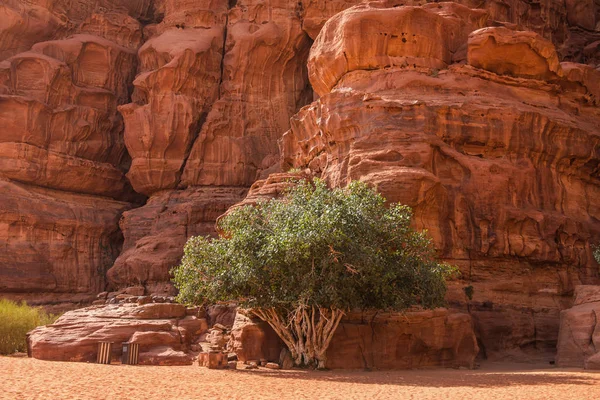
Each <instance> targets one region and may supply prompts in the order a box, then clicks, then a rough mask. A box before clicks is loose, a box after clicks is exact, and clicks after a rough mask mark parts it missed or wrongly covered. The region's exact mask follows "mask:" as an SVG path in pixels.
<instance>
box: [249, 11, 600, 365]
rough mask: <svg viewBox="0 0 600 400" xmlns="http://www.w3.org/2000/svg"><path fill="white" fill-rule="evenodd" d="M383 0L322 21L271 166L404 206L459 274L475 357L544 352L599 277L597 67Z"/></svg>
mask: <svg viewBox="0 0 600 400" xmlns="http://www.w3.org/2000/svg"><path fill="white" fill-rule="evenodd" d="M386 4H387V3H385V2H384V3H383V5H382V3H374V4H364V5H359V6H356V7H353V8H350V9H348V10H346V11H344V12H342V13H340V14H337V15H336V16H335V17H333V18H331V19H329V20H328V21H327V23H326V24H325V25H324V27H323V29H322V30H321V33H320V34H319V36H318V37H317V38H316V40H315V43H314V45H313V47H312V49H311V54H310V57H309V64H308V68H309V76H310V78H311V83H312V84H313V87H314V88H315V91H316V92H317V94H318V95H319V96H320V98H319V100H318V101H315V102H313V103H312V104H311V105H309V106H306V107H304V108H303V109H302V110H301V111H300V112H299V113H298V114H297V115H296V116H295V117H294V118H293V119H292V121H291V124H292V127H291V130H290V131H288V132H287V133H285V134H284V136H283V139H282V142H281V149H282V169H283V170H288V169H289V168H296V169H300V170H308V171H310V172H312V173H313V174H314V175H316V176H320V177H322V178H324V179H326V180H327V181H328V182H329V183H330V184H331V185H332V186H344V185H346V184H347V183H348V182H349V181H350V180H355V179H358V180H362V181H366V182H368V183H370V184H372V185H373V186H375V187H376V188H377V189H378V190H379V191H380V192H382V193H383V195H384V196H385V197H386V198H387V199H388V200H389V201H392V202H400V203H403V204H408V205H410V206H411V207H413V209H414V212H415V224H416V227H417V228H420V229H421V228H426V229H428V230H429V232H430V234H431V236H432V237H433V239H434V241H435V244H436V247H437V248H438V249H439V251H440V255H441V257H442V258H444V259H446V260H447V261H448V262H450V263H452V264H455V265H457V266H458V267H459V268H460V269H461V271H462V280H460V281H458V282H455V283H453V284H452V287H451V290H450V293H449V297H448V298H449V301H451V303H452V304H454V305H456V306H458V307H464V309H468V310H469V311H470V313H471V315H472V316H473V319H474V321H475V326H476V331H477V332H478V337H479V339H480V345H481V346H480V347H481V348H482V351H483V354H484V355H486V356H487V357H490V358H493V359H498V358H512V359H518V360H527V359H532V358H534V359H540V358H541V359H552V356H553V351H554V346H555V344H556V340H557V338H558V321H559V312H560V310H561V309H563V308H565V307H568V306H569V303H570V296H571V293H572V291H573V287H574V286H575V285H577V284H580V283H595V282H598V267H597V265H596V262H595V261H594V260H593V258H592V256H591V250H590V243H593V242H594V240H597V238H598V237H600V223H599V221H600V202H598V201H595V200H594V199H599V198H600V175H599V174H598V168H597V166H598V164H599V163H600V153H598V148H599V146H600V135H599V134H598V130H597V126H598V124H599V123H600V112H599V108H598V104H599V103H598V102H599V98H598V97H597V88H598V87H600V74H599V71H597V70H595V69H593V68H592V67H590V66H589V65H582V64H574V63H559V62H558V59H559V58H558V56H557V53H556V51H555V50H554V47H553V45H552V44H551V43H550V42H549V41H546V40H544V39H543V38H541V37H540V36H539V35H537V34H535V33H533V32H523V31H514V30H509V29H507V28H503V27H501V28H498V27H491V28H490V27H485V26H484V25H485V24H487V23H489V21H486V20H485V19H484V18H481V17H480V12H479V11H473V10H470V9H468V8H465V7H463V6H461V5H457V4H453V3H443V4H439V5H437V4H436V5H426V6H423V7H398V8H394V7H391V8H385V7H386ZM413 21H419V23H418V24H416V23H414V24H413ZM422 27H426V29H424V28H423V29H422ZM442 33H443V35H442ZM438 36H439V37H441V39H439V40H438V41H434V40H433V38H434V37H438ZM404 39H406V40H404ZM509 53H510V55H511V56H510V57H508V54H509ZM566 71H568V72H566ZM575 76H577V78H575ZM584 76H587V78H584ZM571 78H573V79H575V81H572V80H571ZM276 177H277V176H274V178H273V179H270V180H266V181H263V182H261V183H260V184H257V185H256V187H254V188H253V190H251V192H250V195H249V196H252V195H255V194H256V193H270V192H273V190H272V189H270V188H269V186H271V187H273V185H275V182H276V181H277V179H276ZM275 191H276V190H275ZM466 288H469V290H470V292H471V298H469V297H468V296H467V295H466V292H465V291H464V289H466Z"/></svg>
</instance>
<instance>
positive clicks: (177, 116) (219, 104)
mask: <svg viewBox="0 0 600 400" xmlns="http://www.w3.org/2000/svg"><path fill="white" fill-rule="evenodd" d="M296 8H297V2H294V1H286V0H279V1H273V2H270V3H269V5H265V4H264V2H262V1H257V0H240V1H237V2H234V3H232V2H230V1H226V0H210V1H209V0H203V1H196V2H189V1H174V0H164V1H159V2H157V5H156V11H155V13H157V14H160V15H161V16H162V22H160V23H159V24H156V25H152V26H148V27H146V30H145V32H146V33H147V35H149V37H150V38H149V40H148V41H147V42H146V43H144V45H143V46H142V47H141V48H140V49H139V51H138V59H139V61H140V66H139V69H138V75H137V77H136V78H135V80H134V82H133V83H134V86H135V89H134V92H133V95H132V100H133V103H130V104H127V105H123V106H121V107H120V108H119V110H120V112H121V114H122V115H123V118H124V120H125V144H126V146H127V150H128V151H129V154H131V156H132V158H133V160H132V165H131V168H130V170H129V172H128V174H127V176H128V177H129V179H130V180H131V182H132V184H133V187H134V188H135V189H136V190H137V191H138V192H141V193H144V194H146V195H149V196H151V197H150V200H149V201H148V203H147V205H146V206H144V207H142V208H139V209H136V210H133V211H131V212H130V213H127V214H125V216H124V218H123V220H122V221H121V229H122V231H123V234H124V236H125V244H124V246H123V253H122V254H121V256H120V257H119V259H118V260H117V261H116V263H115V265H114V267H113V268H112V269H111V270H110V272H109V273H108V279H109V281H110V283H111V284H112V285H114V286H127V285H130V284H134V283H136V282H142V283H143V284H145V285H148V287H149V288H150V290H154V287H155V283H157V284H158V285H159V286H160V283H161V282H162V283H164V282H168V281H169V273H168V271H169V270H170V269H171V268H172V267H173V266H175V265H177V263H178V262H179V259H180V258H181V256H182V254H183V251H182V250H183V245H184V244H185V241H186V240H187V238H189V237H190V236H192V235H199V234H202V235H206V234H214V233H215V232H214V227H213V225H214V221H215V220H216V219H217V217H218V216H219V215H221V214H223V213H224V212H225V211H226V210H227V208H228V207H230V206H231V205H233V204H235V203H237V202H239V201H240V200H241V199H243V197H244V195H245V194H246V191H247V188H248V187H250V185H252V183H253V182H254V181H255V180H256V179H258V178H259V177H260V176H261V174H263V173H264V174H266V173H268V171H269V170H270V169H272V168H273V167H274V166H275V168H277V164H278V159H279V151H278V146H277V140H278V139H279V138H280V137H281V134H282V133H283V132H285V131H286V130H287V129H289V120H290V117H291V116H292V115H293V114H294V113H295V112H296V111H298V109H299V108H300V107H301V106H303V105H305V104H306V103H308V102H309V101H310V100H311V99H312V91H311V90H310V86H309V85H308V77H307V72H306V59H307V57H308V51H309V48H310V40H309V38H308V35H307V34H306V33H305V32H304V31H303V30H302V26H301V21H300V19H299V17H298V13H297V12H296V11H297V10H296ZM266 70H268V73H265V71H266ZM166 237H168V239H165V238H166ZM169 290H172V288H167V291H169Z"/></svg>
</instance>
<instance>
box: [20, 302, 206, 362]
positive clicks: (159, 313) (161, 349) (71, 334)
mask: <svg viewBox="0 0 600 400" xmlns="http://www.w3.org/2000/svg"><path fill="white" fill-rule="evenodd" d="M207 328H208V325H207V322H206V319H204V318H198V317H197V316H194V315H186V308H185V306H182V305H180V304H172V303H149V304H143V305H138V304H134V303H122V304H109V305H98V306H91V307H87V308H81V309H78V310H74V311H69V312H67V313H65V314H63V315H62V316H61V317H60V318H59V319H58V320H57V321H56V322H55V323H54V324H52V325H47V326H45V327H39V328H36V329H34V330H33V331H31V332H30V333H29V337H28V342H29V348H30V351H31V355H32V357H34V358H38V359H41V360H52V361H87V362H95V361H96V357H97V353H98V343H99V342H112V343H114V345H113V353H112V357H113V360H117V359H120V358H119V357H120V356H121V354H122V347H121V343H123V342H132V343H138V344H139V346H140V347H139V351H140V354H139V363H140V364H151V365H189V364H191V363H192V360H193V357H194V354H193V352H192V351H191V350H190V348H191V344H192V343H193V342H195V341H196V340H197V339H198V337H199V336H200V335H202V334H203V333H205V332H206V330H207Z"/></svg>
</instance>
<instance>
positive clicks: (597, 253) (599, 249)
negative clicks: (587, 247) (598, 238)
mask: <svg viewBox="0 0 600 400" xmlns="http://www.w3.org/2000/svg"><path fill="white" fill-rule="evenodd" d="M594 258H595V259H596V262H597V263H598V264H600V245H599V246H596V247H595V248H594Z"/></svg>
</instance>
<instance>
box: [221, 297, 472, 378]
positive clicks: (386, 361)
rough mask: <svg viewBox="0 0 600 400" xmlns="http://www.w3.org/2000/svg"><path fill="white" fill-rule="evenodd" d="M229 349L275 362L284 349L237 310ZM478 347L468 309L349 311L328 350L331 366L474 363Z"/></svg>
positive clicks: (240, 355) (266, 330) (266, 328)
mask: <svg viewBox="0 0 600 400" xmlns="http://www.w3.org/2000/svg"><path fill="white" fill-rule="evenodd" d="M232 338H233V343H232V349H233V350H234V351H235V352H236V354H237V355H238V359H239V360H241V361H246V360H258V359H266V360H269V361H277V360H278V359H279V354H280V351H281V349H282V348H283V344H282V342H281V340H279V338H278V337H277V335H275V333H274V332H273V330H272V329H271V328H270V327H269V326H268V324H266V323H264V322H262V321H253V320H251V319H249V318H248V317H245V316H243V315H241V314H239V313H238V315H237V316H236V322H235V324H234V326H233V330H232ZM478 351H479V348H478V346H477V340H476V338H475V334H474V332H473V327H472V322H471V317H470V316H469V315H468V314H464V313H456V312H451V311H449V310H446V309H436V310H427V311H412V312H411V311H409V312H407V313H403V314H400V313H377V314H375V313H351V314H349V315H348V316H346V317H344V319H343V320H342V321H341V323H340V325H339V327H338V328H337V330H336V332H335V334H334V336H333V339H332V341H331V345H330V347H329V349H328V350H327V364H326V367H327V368H331V369H359V368H360V369H364V368H369V369H370V368H376V369H410V368H422V367H433V366H435V367H467V368H472V367H473V363H474V360H475V357H476V356H477V353H478Z"/></svg>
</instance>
